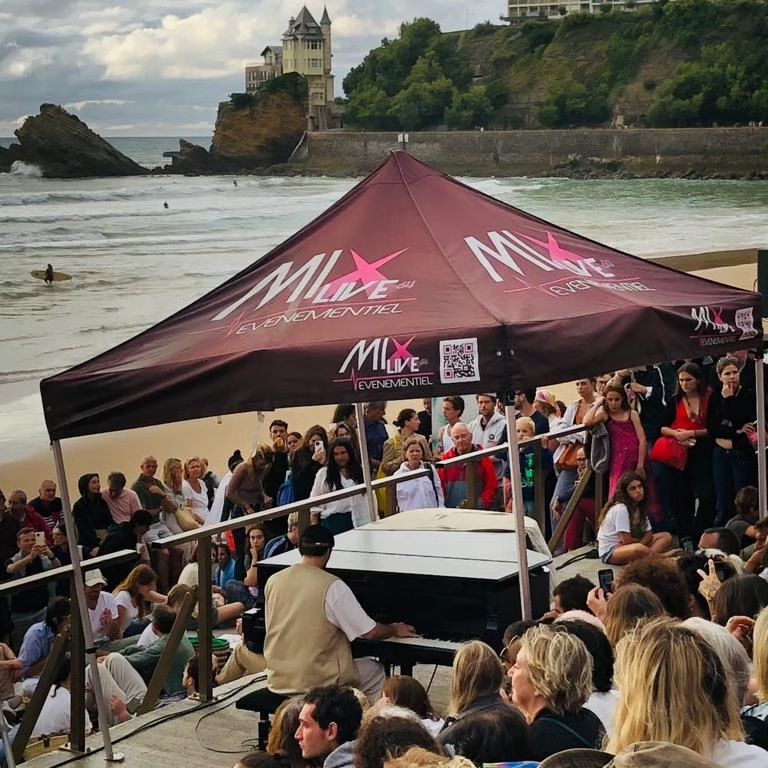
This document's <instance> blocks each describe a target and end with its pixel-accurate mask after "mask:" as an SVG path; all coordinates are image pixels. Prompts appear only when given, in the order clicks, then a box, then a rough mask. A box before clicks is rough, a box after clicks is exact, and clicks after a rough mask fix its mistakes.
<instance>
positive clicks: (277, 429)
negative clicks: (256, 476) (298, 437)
mask: <svg viewBox="0 0 768 768" xmlns="http://www.w3.org/2000/svg"><path fill="white" fill-rule="evenodd" d="M287 437H288V423H287V422H286V421H283V420H282V419H275V420H274V421H273V422H272V423H271V424H270V425H269V438H270V440H271V441H272V463H271V464H270V466H269V470H268V471H267V473H266V475H265V476H264V481H263V485H264V493H265V494H266V497H267V506H268V507H275V506H277V494H278V491H279V490H280V486H281V485H282V484H283V483H284V482H285V476H286V475H287V474H288V468H289V463H288V443H287ZM264 525H265V527H266V529H267V531H268V533H269V536H276V535H277V534H278V533H283V532H284V531H285V527H284V526H285V523H284V521H283V520H282V519H277V520H269V521H267V522H266V523H265V524H264Z"/></svg>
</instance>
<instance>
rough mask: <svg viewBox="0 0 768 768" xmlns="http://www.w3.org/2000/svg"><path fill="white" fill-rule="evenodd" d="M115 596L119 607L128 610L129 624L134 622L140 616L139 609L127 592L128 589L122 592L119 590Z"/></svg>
mask: <svg viewBox="0 0 768 768" xmlns="http://www.w3.org/2000/svg"><path fill="white" fill-rule="evenodd" d="M114 598H115V603H117V607H118V608H124V609H125V610H126V611H127V612H128V621H127V623H128V624H130V622H132V621H133V620H134V619H138V618H139V609H138V607H137V606H135V605H134V604H133V601H132V600H131V595H130V593H128V592H126V590H123V591H122V592H118V593H117V595H114Z"/></svg>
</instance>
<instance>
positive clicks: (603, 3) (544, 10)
mask: <svg viewBox="0 0 768 768" xmlns="http://www.w3.org/2000/svg"><path fill="white" fill-rule="evenodd" d="M652 2H654V0H559V1H558V2H552V1H551V0H549V1H548V2H545V0H507V16H506V19H507V21H510V22H512V23H514V22H521V21H524V20H526V19H535V18H547V19H559V18H560V17H561V16H565V15H567V14H569V13H598V12H600V9H601V8H607V9H610V10H614V9H615V10H631V9H632V8H635V7H637V6H640V5H650V4H651V3H652Z"/></svg>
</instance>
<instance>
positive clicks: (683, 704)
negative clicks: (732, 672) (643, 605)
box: [607, 619, 766, 768]
mask: <svg viewBox="0 0 768 768" xmlns="http://www.w3.org/2000/svg"><path fill="white" fill-rule="evenodd" d="M616 682H617V684H618V686H619V690H620V691H621V696H620V698H619V704H618V707H617V709H616V717H615V720H614V727H613V734H612V736H611V739H610V741H609V742H608V746H607V749H608V751H609V752H611V753H614V754H615V753H617V752H619V751H620V750H622V749H624V748H625V747H628V746H629V745H630V744H635V743H637V742H639V741H664V742H669V743H671V744H677V745H679V746H683V747H688V748H689V749H692V750H693V751H694V752H697V753H698V754H700V755H702V756H704V757H707V758H709V759H711V760H712V761H713V762H715V763H717V764H718V765H720V766H722V767H723V768H737V766H738V768H753V766H754V768H757V767H758V766H765V764H766V753H765V750H763V749H761V748H760V747H756V746H753V745H751V744H745V743H744V731H743V729H742V725H741V720H740V716H739V708H738V706H737V704H736V695H735V691H734V688H733V682H732V681H731V680H729V679H728V677H727V675H726V671H725V669H724V668H723V664H722V662H721V661H720V657H719V656H718V655H717V653H716V652H715V651H714V650H713V649H712V647H711V646H710V645H709V644H708V643H707V642H706V641H705V640H704V639H703V638H702V637H700V636H699V635H698V634H697V633H696V632H694V631H692V630H691V629H689V628H688V627H685V626H683V625H682V624H680V623H678V622H676V621H674V620H672V619H656V620H654V621H649V622H646V623H643V624H640V625H638V627H637V628H636V629H635V631H634V632H630V633H629V634H627V635H625V636H624V637H623V638H622V639H621V640H620V641H619V643H618V646H617V648H616Z"/></svg>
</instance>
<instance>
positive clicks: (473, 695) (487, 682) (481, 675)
mask: <svg viewBox="0 0 768 768" xmlns="http://www.w3.org/2000/svg"><path fill="white" fill-rule="evenodd" d="M503 682H504V667H503V666H502V665H501V660H500V659H499V657H498V654H497V653H496V651H494V650H493V648H491V646H490V645H487V644H486V643H483V642H481V641H480V640H471V641H470V642H468V643H465V644H464V645H462V646H461V648H459V650H458V651H457V652H456V655H455V656H454V657H453V675H452V677H451V703H450V706H449V711H450V713H451V714H450V717H448V718H447V719H446V721H445V727H444V728H443V730H442V731H441V732H440V734H439V735H438V737H437V740H438V741H439V742H440V743H441V744H450V743H451V739H452V726H453V724H454V723H456V722H458V721H459V720H461V719H462V718H463V717H466V716H467V715H469V714H471V713H474V712H481V711H483V710H485V709H491V708H494V707H506V706H507V705H506V704H505V703H504V700H503V699H502V698H501V694H500V692H499V691H500V689H501V685H502V683H503Z"/></svg>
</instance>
